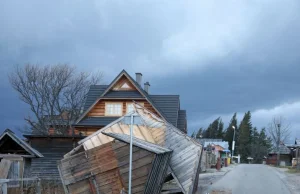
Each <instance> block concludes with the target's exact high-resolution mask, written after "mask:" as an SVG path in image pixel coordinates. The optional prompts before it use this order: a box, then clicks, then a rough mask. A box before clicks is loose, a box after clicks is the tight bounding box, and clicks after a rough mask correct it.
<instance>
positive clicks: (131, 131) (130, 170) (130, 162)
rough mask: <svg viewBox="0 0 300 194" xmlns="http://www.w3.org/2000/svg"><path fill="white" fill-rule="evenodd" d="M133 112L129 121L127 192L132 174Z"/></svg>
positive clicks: (129, 188)
mask: <svg viewBox="0 0 300 194" xmlns="http://www.w3.org/2000/svg"><path fill="white" fill-rule="evenodd" d="M132 136H133V114H132V115H131V122H130V153H129V181H128V194H131V176H132V141H133V137H132Z"/></svg>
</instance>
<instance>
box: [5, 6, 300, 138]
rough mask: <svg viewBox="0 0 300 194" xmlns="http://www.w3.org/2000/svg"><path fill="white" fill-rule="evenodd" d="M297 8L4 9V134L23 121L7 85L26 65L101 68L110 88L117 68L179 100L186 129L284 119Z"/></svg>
mask: <svg viewBox="0 0 300 194" xmlns="http://www.w3.org/2000/svg"><path fill="white" fill-rule="evenodd" d="M299 8H300V3H299V2H298V1H297V0H289V1H277V0H275V1H274V0H272V1H271V0H266V1H263V2H262V1H260V0H257V1H256V0H255V1H251V2H250V1H239V2H236V1H227V2H213V1H201V2H199V1H190V2H188V3H187V2H186V1H176V2H174V1H164V2H163V3H162V2H161V1H134V0H133V1H126V2H125V1H89V2H86V1H69V2H68V1H51V2H48V3H44V2H43V3H41V2H40V1H38V0H31V1H27V2H26V3H22V2H19V1H13V0H12V1H1V2H0V26H2V27H3V28H2V29H1V33H0V63H1V67H0V71H1V76H0V81H1V83H0V87H1V107H2V111H1V112H0V113H1V118H2V122H1V124H0V128H1V129H4V128H7V127H14V126H15V125H22V124H23V122H22V119H23V117H24V115H26V114H28V109H27V106H25V105H24V104H22V103H21V102H20V101H19V100H18V98H17V95H16V93H15V92H13V90H12V89H11V88H10V86H9V84H8V82H7V73H8V72H9V71H11V68H12V65H15V64H20V65H22V64H25V63H39V64H55V63H70V64H75V65H76V66H77V67H78V69H79V70H85V71H94V70H101V71H103V72H104V73H105V76H106V77H105V82H106V83H108V82H109V81H111V80H112V79H113V77H114V76H115V75H116V74H117V73H119V72H120V71H121V69H126V70H127V71H129V72H130V73H131V74H133V73H134V72H137V71H140V72H142V73H143V74H144V80H145V81H150V83H151V92H153V93H167V94H180V95H181V106H182V108H185V109H187V110H188V118H189V126H190V130H191V131H192V130H194V129H196V128H198V127H200V126H205V125H206V124H207V123H208V120H210V119H212V118H213V117H217V116H218V115H223V116H224V117H226V118H227V117H228V118H230V116H231V115H232V113H233V112H239V113H241V114H242V113H243V112H245V111H247V110H251V111H253V112H255V114H257V115H258V113H259V114H260V113H261V111H262V110H265V112H267V113H268V114H269V115H273V113H274V114H275V112H274V110H276V111H277V110H282V112H281V114H286V115H289V113H287V112H286V111H290V110H293V111H295V110H296V109H293V108H292V107H294V106H296V105H297V102H299V101H300V92H299V90H298V89H297V88H299V83H300V78H299V72H300V65H299V64H300V56H299V52H298V51H299V49H300V48H299V47H300V46H299V45H300V37H299V36H300V12H299ZM286 103H288V104H287V105H284V104H286ZM283 105H284V106H283ZM286 106H288V107H289V108H286ZM276 107H277V109H276ZM279 112H280V111H279ZM276 114H278V111H277V112H276ZM228 115H230V116H228ZM264 115H266V114H264ZM254 117H255V116H254ZM291 117H292V116H291ZM264 118H265V119H266V120H262V119H260V120H259V119H257V122H258V125H261V126H263V125H266V124H267V122H268V120H267V119H269V118H268V117H264ZM291 122H292V123H294V126H300V122H299V121H298V120H297V119H296V118H294V117H292V120H291ZM202 123H203V124H202ZM293 130H294V131H296V127H294V128H293ZM299 135H300V134H299Z"/></svg>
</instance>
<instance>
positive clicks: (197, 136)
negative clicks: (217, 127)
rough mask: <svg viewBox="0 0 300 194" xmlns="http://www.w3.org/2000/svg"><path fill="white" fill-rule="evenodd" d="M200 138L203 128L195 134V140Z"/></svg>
mask: <svg viewBox="0 0 300 194" xmlns="http://www.w3.org/2000/svg"><path fill="white" fill-rule="evenodd" d="M201 136H202V137H203V128H202V127H201V128H200V129H199V130H198V132H197V134H196V138H201Z"/></svg>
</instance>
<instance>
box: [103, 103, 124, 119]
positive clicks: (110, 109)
mask: <svg viewBox="0 0 300 194" xmlns="http://www.w3.org/2000/svg"><path fill="white" fill-rule="evenodd" d="M105 116H122V103H105Z"/></svg>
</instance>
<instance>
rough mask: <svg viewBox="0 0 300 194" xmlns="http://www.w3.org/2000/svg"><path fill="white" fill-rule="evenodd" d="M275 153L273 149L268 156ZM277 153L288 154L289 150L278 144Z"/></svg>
mask: <svg viewBox="0 0 300 194" xmlns="http://www.w3.org/2000/svg"><path fill="white" fill-rule="evenodd" d="M276 153H277V151H276V150H275V149H272V150H271V152H270V154H276ZM279 153H280V154H290V153H291V150H290V149H289V148H288V147H287V146H286V145H284V144H280V146H279Z"/></svg>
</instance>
